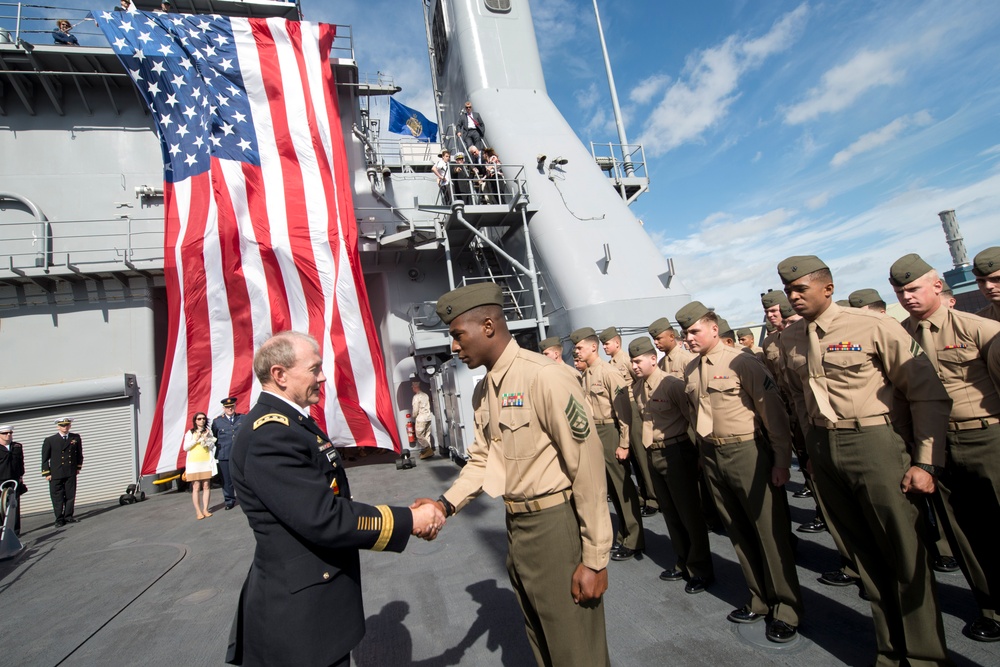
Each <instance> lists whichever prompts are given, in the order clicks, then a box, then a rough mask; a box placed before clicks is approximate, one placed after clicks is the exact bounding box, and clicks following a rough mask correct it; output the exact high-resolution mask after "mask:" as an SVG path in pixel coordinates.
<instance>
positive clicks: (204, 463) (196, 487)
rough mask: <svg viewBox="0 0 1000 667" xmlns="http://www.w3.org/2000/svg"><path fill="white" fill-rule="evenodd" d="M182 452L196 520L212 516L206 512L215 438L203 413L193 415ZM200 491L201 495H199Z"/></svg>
mask: <svg viewBox="0 0 1000 667" xmlns="http://www.w3.org/2000/svg"><path fill="white" fill-rule="evenodd" d="M184 451H186V452H187V464H186V465H187V468H186V469H185V471H184V475H185V477H186V478H187V481H188V482H190V483H191V502H192V503H193V504H194V512H195V515H197V517H198V520H199V521H201V520H202V519H204V518H205V517H209V516H212V513H211V512H209V511H208V505H209V500H210V496H211V493H212V477H214V476H215V474H216V473H217V472H218V468H216V463H215V456H214V455H213V452H214V451H215V437H214V436H213V435H212V429H210V428H209V427H208V417H207V416H206V415H205V413H204V412H199V413H197V414H195V416H194V418H193V419H192V420H191V430H190V431H188V432H187V433H185V434H184ZM199 491H201V493H199Z"/></svg>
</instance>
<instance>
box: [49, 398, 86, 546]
mask: <svg viewBox="0 0 1000 667" xmlns="http://www.w3.org/2000/svg"><path fill="white" fill-rule="evenodd" d="M72 424H73V420H72V419H70V418H69V417H60V418H59V419H57V420H56V426H57V427H58V428H59V432H58V433H56V434H55V435H50V436H49V437H47V438H45V440H44V441H42V475H43V476H44V477H45V479H47V480H48V482H49V494H50V495H51V496H52V511H53V512H55V515H56V524H55V525H56V527H57V528H59V527H61V526H65V525H66V524H67V523H76V522H77V521H76V518H75V517H74V516H73V509H74V507H75V505H76V477H77V475H79V474H80V471H81V470H82V469H83V439H82V438H81V437H80V435H79V434H78V433H70V430H69V427H70V426H72Z"/></svg>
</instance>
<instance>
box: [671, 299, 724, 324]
mask: <svg viewBox="0 0 1000 667" xmlns="http://www.w3.org/2000/svg"><path fill="white" fill-rule="evenodd" d="M708 313H709V310H708V308H706V307H705V304H703V303H702V302H701V301H692V302H691V303H689V304H687V305H685V306H684V307H683V308H681V309H680V310H678V311H677V314H676V315H675V316H674V317H676V318H677V324H679V325H680V326H681V329H687V328H690V326H691V325H692V324H694V323H695V322H697V321H698V320H700V319H701V318H703V317H705V315H708ZM719 329H720V330H721V329H722V327H721V326H720V327H719Z"/></svg>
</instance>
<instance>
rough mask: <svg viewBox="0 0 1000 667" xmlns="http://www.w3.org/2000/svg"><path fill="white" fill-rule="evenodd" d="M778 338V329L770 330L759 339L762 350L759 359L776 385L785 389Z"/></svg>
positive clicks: (779, 334)
mask: <svg viewBox="0 0 1000 667" xmlns="http://www.w3.org/2000/svg"><path fill="white" fill-rule="evenodd" d="M780 338H781V332H780V331H772V332H771V333H769V334H768V335H767V336H766V337H765V338H764V340H762V341H761V343H760V346H761V349H762V350H763V351H764V358H763V359H762V360H761V361H763V362H764V365H765V366H766V367H767V370H768V371H770V373H771V377H773V378H774V379H775V381H777V383H778V387H779V388H780V389H781V390H782V391H785V367H784V361H783V359H782V357H781V348H780V347H779V346H778V340H779V339H780Z"/></svg>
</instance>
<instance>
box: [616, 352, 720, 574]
mask: <svg viewBox="0 0 1000 667" xmlns="http://www.w3.org/2000/svg"><path fill="white" fill-rule="evenodd" d="M628 352H629V356H630V358H631V362H632V369H633V371H634V372H635V374H636V375H637V376H638V379H637V380H636V382H635V384H634V385H632V395H633V397H634V399H635V402H636V405H637V406H638V411H639V414H640V418H641V436H640V437H641V439H642V445H643V448H644V450H645V453H646V456H647V458H648V463H649V468H650V470H651V471H652V473H653V481H652V484H653V489H654V490H655V492H656V497H657V498H658V499H659V501H660V508H661V510H662V512H663V520H664V521H665V522H666V524H667V530H668V531H669V533H670V543H671V544H672V545H673V547H674V553H675V554H677V562H676V563H675V564H674V566H673V567H671V568H669V569H667V570H664V571H663V572H662V573H660V579H662V580H663V581H680V580H681V579H684V580H686V581H687V584H686V585H685V587H684V592H685V593H690V594H695V593H701V592H702V591H704V590H705V589H706V588H707V587H708V586H709V585H711V583H712V582H713V581H715V570H714V568H713V566H712V551H711V547H710V546H709V543H708V529H707V528H706V526H705V520H704V519H703V518H702V516H701V512H700V511H699V510H698V502H699V497H698V478H699V477H700V476H701V473H700V471H699V470H698V448H697V447H696V446H695V444H694V443H693V442H691V438H690V437H689V436H688V426H689V423H690V419H691V408H690V406H689V405H688V400H687V394H686V393H685V392H684V381H683V380H681V379H680V378H677V377H674V376H673V375H667V374H666V373H664V372H663V371H662V370H660V368H659V367H658V366H657V365H656V350H655V349H654V348H653V344H652V343H651V342H650V341H649V339H648V338H636V339H635V340H633V341H632V342H631V343H629V346H628Z"/></svg>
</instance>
